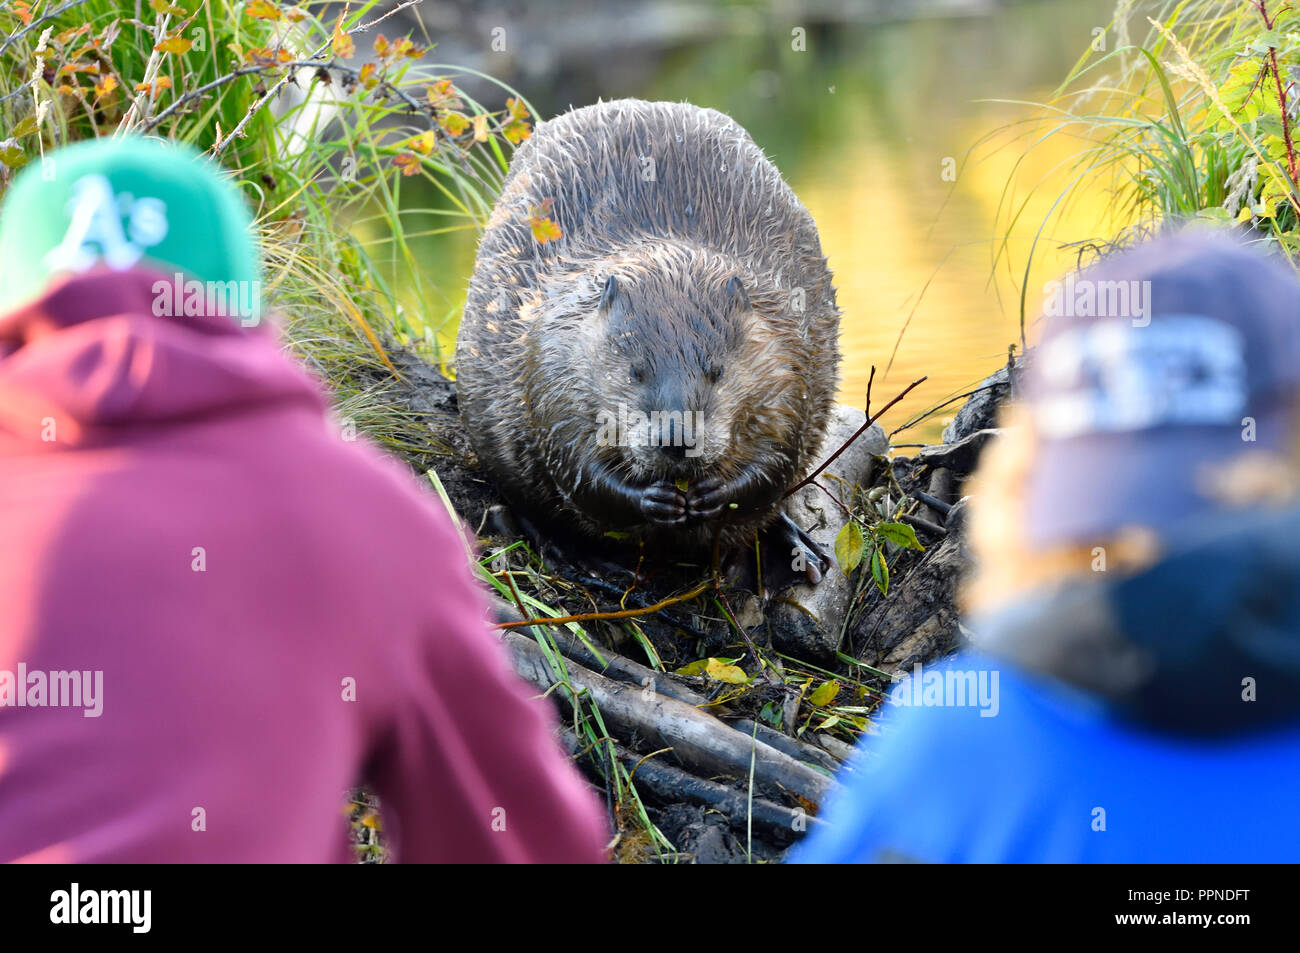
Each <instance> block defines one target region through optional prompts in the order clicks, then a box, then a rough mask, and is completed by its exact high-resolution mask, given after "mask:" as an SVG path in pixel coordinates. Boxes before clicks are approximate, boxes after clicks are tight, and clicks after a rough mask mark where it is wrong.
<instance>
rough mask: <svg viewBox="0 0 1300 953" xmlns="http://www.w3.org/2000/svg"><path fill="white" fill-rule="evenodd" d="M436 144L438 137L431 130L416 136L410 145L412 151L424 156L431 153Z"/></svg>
mask: <svg viewBox="0 0 1300 953" xmlns="http://www.w3.org/2000/svg"><path fill="white" fill-rule="evenodd" d="M437 144H438V137H437V134H435V133H434V131H433V130H432V129H430V130H429V131H428V132H425V133H422V134H421V135H418V136H416V137H415V138H414V139H412V140H411V143H410V145H411V148H412V149H414V150H416V151H417V152H419V153H421V154H423V155H426V156H427V155H429V154H430V153H432V152H433V147H434V146H436V145H437Z"/></svg>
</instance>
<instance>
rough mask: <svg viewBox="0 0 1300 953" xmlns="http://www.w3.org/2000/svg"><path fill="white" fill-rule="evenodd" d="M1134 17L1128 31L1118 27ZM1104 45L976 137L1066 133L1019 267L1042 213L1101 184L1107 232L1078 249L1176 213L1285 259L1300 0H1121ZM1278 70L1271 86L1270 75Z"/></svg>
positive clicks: (999, 260) (1298, 208)
mask: <svg viewBox="0 0 1300 953" xmlns="http://www.w3.org/2000/svg"><path fill="white" fill-rule="evenodd" d="M1135 27H1136V28H1137V33H1136V34H1134V36H1135V38H1131V37H1130V30H1133V29H1134V28H1135ZM1105 38H1106V40H1107V41H1108V42H1107V43H1106V44H1105V46H1104V48H1100V49H1098V48H1093V47H1090V48H1089V49H1088V50H1085V51H1084V52H1083V54H1082V55H1081V56H1080V58H1079V60H1078V61H1077V62H1076V63H1075V64H1074V66H1073V68H1072V69H1071V70H1070V71H1069V72H1068V74H1067V75H1066V76H1065V78H1064V79H1063V81H1062V83H1061V85H1060V87H1059V88H1058V89H1057V91H1056V93H1055V95H1054V96H1053V97H1052V98H1051V99H1050V100H1049V101H1047V102H1045V103H1032V104H1030V103H1021V104H1020V105H1025V106H1032V107H1034V108H1035V111H1036V112H1035V115H1034V116H1033V117H1031V118H1028V119H1026V120H1025V121H1024V122H1021V123H1017V124H1015V125H1013V126H1008V127H1004V128H1003V129H1000V130H997V131H996V132H994V133H993V134H991V135H990V137H988V138H989V139H990V140H1000V145H1001V146H1002V147H1003V148H1007V147H1009V148H1013V149H1016V150H1020V151H1022V152H1028V151H1029V150H1030V149H1032V148H1034V147H1036V146H1038V145H1041V144H1042V143H1044V142H1046V141H1047V140H1049V139H1052V138H1055V137H1062V136H1064V137H1068V138H1070V139H1072V140H1077V143H1078V145H1077V148H1076V149H1075V150H1074V152H1073V156H1072V158H1071V159H1070V160H1069V161H1068V163H1067V164H1066V165H1065V166H1063V167H1062V168H1059V169H1057V170H1055V172H1056V173H1057V174H1058V175H1064V176H1065V177H1066V178H1067V179H1068V183H1067V185H1066V186H1065V187H1064V188H1063V189H1062V190H1061V191H1060V192H1059V194H1058V195H1057V196H1056V198H1055V200H1054V201H1053V204H1052V206H1051V210H1050V211H1049V212H1048V214H1047V216H1046V217H1045V218H1044V219H1043V221H1041V222H1040V223H1039V225H1038V228H1037V232H1036V235H1037V237H1036V238H1035V241H1034V246H1033V250H1031V252H1030V255H1029V258H1028V261H1026V263H1025V266H1024V269H1023V272H1019V273H1017V274H1014V275H1013V276H1012V277H1013V280H1015V281H1016V283H1017V284H1018V285H1019V287H1020V288H1021V300H1020V319H1021V330H1022V339H1023V330H1024V322H1025V316H1026V315H1025V309H1026V306H1027V302H1028V301H1029V300H1030V299H1029V297H1028V290H1029V289H1028V287H1027V281H1026V280H1025V279H1026V278H1027V276H1028V274H1029V269H1030V267H1031V265H1032V262H1033V255H1034V251H1036V250H1037V247H1038V243H1039V241H1040V240H1041V238H1042V236H1043V235H1044V234H1045V231H1046V229H1047V226H1048V224H1049V222H1050V220H1051V218H1052V217H1053V216H1055V215H1058V214H1061V213H1063V212H1064V211H1066V210H1067V209H1068V208H1069V207H1070V205H1071V203H1072V202H1074V201H1075V200H1077V199H1078V198H1079V197H1080V196H1081V195H1083V194H1084V193H1085V192H1092V191H1096V190H1102V191H1104V192H1106V193H1108V194H1110V195H1111V196H1112V201H1111V203H1110V216H1109V219H1108V222H1107V226H1108V227H1109V233H1108V234H1107V235H1106V237H1105V238H1103V239H1101V240H1098V241H1095V242H1091V241H1090V242H1088V243H1085V244H1084V245H1081V247H1080V251H1081V254H1082V253H1086V252H1088V251H1097V250H1105V249H1106V248H1108V247H1114V246H1121V245H1125V244H1129V243H1131V242H1133V241H1135V240H1138V239H1140V238H1143V237H1145V236H1147V235H1150V234H1152V233H1153V232H1157V231H1160V230H1162V229H1165V228H1169V227H1182V226H1186V225H1188V224H1189V223H1206V224H1209V225H1213V226H1220V227H1222V226H1237V227H1239V228H1240V229H1242V230H1243V231H1245V232H1247V233H1249V234H1250V235H1251V236H1253V237H1254V238H1255V239H1256V240H1258V241H1259V242H1261V243H1262V244H1264V245H1266V246H1272V247H1275V248H1277V249H1278V250H1280V251H1281V252H1282V253H1283V254H1284V255H1285V256H1286V257H1287V258H1289V259H1290V260H1291V261H1292V262H1293V263H1294V262H1296V260H1297V259H1298V258H1300V234H1298V229H1300V214H1297V213H1298V212H1300V190H1298V189H1297V171H1298V167H1300V161H1298V160H1297V136H1296V129H1295V118H1296V115H1297V114H1298V113H1300V89H1295V88H1292V87H1291V82H1292V81H1291V70H1292V69H1298V68H1300V9H1297V8H1295V7H1294V5H1290V4H1283V3H1282V2H1279V0H1263V2H1259V0H1181V2H1174V0H1149V2H1142V0H1121V2H1120V3H1119V4H1118V5H1117V10H1116V15H1115V18H1114V19H1113V20H1112V21H1111V22H1110V24H1108V26H1107V30H1106V34H1105ZM1279 74H1280V80H1281V82H1280V92H1279V82H1278V78H1279ZM1019 166H1020V162H1017V163H1016V170H1015V171H1014V172H1013V173H1012V175H1011V177H1010V178H1009V179H1008V181H1007V185H1006V188H1005V189H1004V191H1003V194H1002V197H1001V200H1000V203H999V207H998V228H997V232H998V234H999V236H1000V240H999V241H997V242H995V243H994V246H993V251H992V253H991V262H990V264H991V267H992V269H993V270H994V271H996V270H997V269H999V268H1007V269H1008V270H1010V269H1011V267H1012V266H1011V262H1010V258H1009V256H1008V249H1009V244H1010V241H1011V239H1012V237H1013V236H1014V235H1016V234H1018V233H1019V231H1018V226H1020V225H1022V219H1023V216H1024V213H1025V209H1026V207H1027V206H1028V205H1029V199H1030V197H1031V196H1032V194H1033V193H1035V192H1036V191H1037V190H1038V189H1040V188H1043V187H1045V183H1044V182H1042V181H1040V182H1037V183H1033V184H1031V185H1030V186H1029V187H1028V188H1027V189H1022V188H1021V187H1020V186H1021V183H1020V182H1019V181H1018V177H1017V173H1018V172H1019Z"/></svg>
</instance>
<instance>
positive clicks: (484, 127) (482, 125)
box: [474, 113, 488, 142]
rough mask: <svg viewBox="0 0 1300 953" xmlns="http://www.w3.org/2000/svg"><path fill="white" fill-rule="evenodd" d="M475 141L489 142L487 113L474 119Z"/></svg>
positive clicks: (480, 114)
mask: <svg viewBox="0 0 1300 953" xmlns="http://www.w3.org/2000/svg"><path fill="white" fill-rule="evenodd" d="M474 141H475V142H487V141H488V117H487V114H486V113H479V114H478V115H477V116H475V117H474Z"/></svg>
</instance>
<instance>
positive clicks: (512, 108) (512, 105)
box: [506, 96, 531, 119]
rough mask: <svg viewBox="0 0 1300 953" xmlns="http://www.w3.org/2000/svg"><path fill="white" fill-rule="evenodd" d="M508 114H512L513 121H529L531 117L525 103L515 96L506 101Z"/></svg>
mask: <svg viewBox="0 0 1300 953" xmlns="http://www.w3.org/2000/svg"><path fill="white" fill-rule="evenodd" d="M506 112H507V113H509V114H510V118H511V119H527V118H528V117H529V115H531V114H530V113H529V112H528V107H527V106H525V105H524V101H523V100H522V99H517V98H516V97H514V96H511V97H510V98H509V99H507V100H506Z"/></svg>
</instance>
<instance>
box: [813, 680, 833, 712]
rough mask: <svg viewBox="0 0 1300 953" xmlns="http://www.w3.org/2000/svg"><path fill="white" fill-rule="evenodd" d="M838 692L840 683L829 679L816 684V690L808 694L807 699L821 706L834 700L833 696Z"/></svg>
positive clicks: (818, 706)
mask: <svg viewBox="0 0 1300 953" xmlns="http://www.w3.org/2000/svg"><path fill="white" fill-rule="evenodd" d="M839 693H840V683H839V682H837V681H835V680H834V679H831V680H830V681H827V682H822V683H821V684H820V685H818V686H817V688H816V690H814V691H813V693H812V694H811V695H809V696H808V701H809V703H810V704H812V705H814V706H816V707H817V708H821V707H823V706H825V705H829V704H830V703H831V702H833V701H835V696H836V695H838V694H839Z"/></svg>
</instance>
